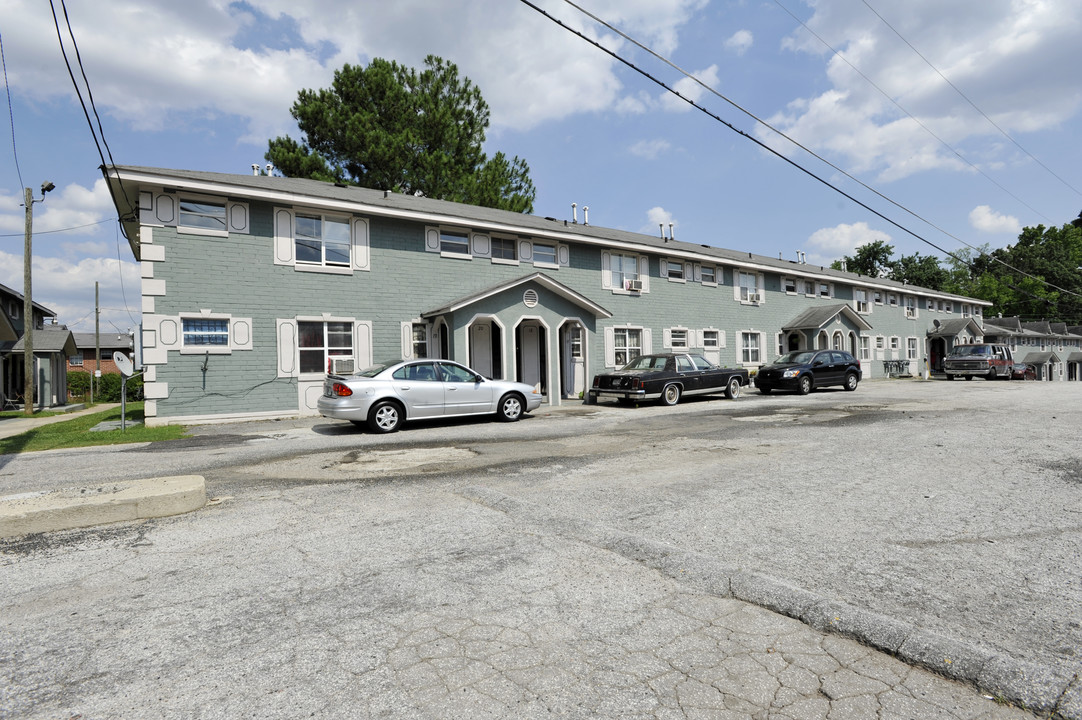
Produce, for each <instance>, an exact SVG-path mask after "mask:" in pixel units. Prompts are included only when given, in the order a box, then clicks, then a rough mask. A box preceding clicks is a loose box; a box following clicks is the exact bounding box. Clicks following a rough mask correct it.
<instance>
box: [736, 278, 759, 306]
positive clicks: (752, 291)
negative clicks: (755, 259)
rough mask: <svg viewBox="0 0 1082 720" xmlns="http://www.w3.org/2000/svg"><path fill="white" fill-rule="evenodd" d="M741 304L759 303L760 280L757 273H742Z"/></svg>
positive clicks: (740, 280)
mask: <svg viewBox="0 0 1082 720" xmlns="http://www.w3.org/2000/svg"><path fill="white" fill-rule="evenodd" d="M739 282H740V302H747V303H757V302H759V300H760V298H759V278H758V276H757V275H755V273H747V272H742V273H740V279H739Z"/></svg>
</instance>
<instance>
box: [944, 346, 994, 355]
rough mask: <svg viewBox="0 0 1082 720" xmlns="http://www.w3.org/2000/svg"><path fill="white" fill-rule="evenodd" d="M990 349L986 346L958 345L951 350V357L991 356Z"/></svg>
mask: <svg viewBox="0 0 1082 720" xmlns="http://www.w3.org/2000/svg"><path fill="white" fill-rule="evenodd" d="M991 354H992V348H990V347H988V346H987V345H959V346H958V347H956V348H954V349H953V350H951V355H955V356H958V355H991Z"/></svg>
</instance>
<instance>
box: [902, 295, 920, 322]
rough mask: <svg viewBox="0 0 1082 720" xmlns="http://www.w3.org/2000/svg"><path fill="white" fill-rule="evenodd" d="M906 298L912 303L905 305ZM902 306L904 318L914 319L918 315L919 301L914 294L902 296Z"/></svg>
mask: <svg viewBox="0 0 1082 720" xmlns="http://www.w3.org/2000/svg"><path fill="white" fill-rule="evenodd" d="M907 300H912V301H913V304H912V305H907V304H906V301H907ZM902 307H903V308H905V317H906V319H908V320H916V319H917V318H919V317H920V302H918V298H917V297H916V296H914V295H906V296H905V297H903V298H902Z"/></svg>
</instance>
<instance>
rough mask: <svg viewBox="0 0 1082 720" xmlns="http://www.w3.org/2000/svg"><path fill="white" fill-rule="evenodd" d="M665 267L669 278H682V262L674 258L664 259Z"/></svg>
mask: <svg viewBox="0 0 1082 720" xmlns="http://www.w3.org/2000/svg"><path fill="white" fill-rule="evenodd" d="M665 269H666V271H667V273H668V278H669V279H670V280H684V279H685V278H684V263H682V262H677V261H675V260H667V261H665Z"/></svg>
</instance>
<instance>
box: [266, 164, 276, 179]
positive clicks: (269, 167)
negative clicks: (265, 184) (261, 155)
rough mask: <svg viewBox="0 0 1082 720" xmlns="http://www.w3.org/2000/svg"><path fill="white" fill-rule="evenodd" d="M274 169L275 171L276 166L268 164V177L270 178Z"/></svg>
mask: <svg viewBox="0 0 1082 720" xmlns="http://www.w3.org/2000/svg"><path fill="white" fill-rule="evenodd" d="M273 169H274V166H273V165H271V164H270V163H267V175H268V176H270V174H271V170H273Z"/></svg>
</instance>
